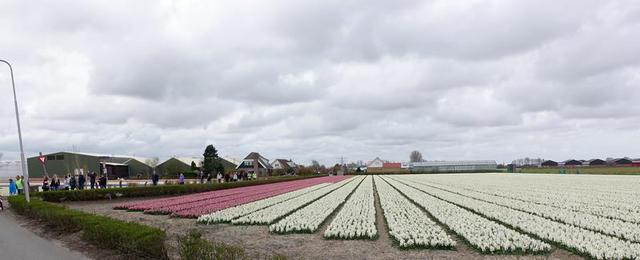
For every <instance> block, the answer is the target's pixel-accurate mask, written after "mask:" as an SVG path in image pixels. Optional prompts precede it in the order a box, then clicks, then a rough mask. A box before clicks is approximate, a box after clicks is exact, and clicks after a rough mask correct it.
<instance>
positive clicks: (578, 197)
mask: <svg viewBox="0 0 640 260" xmlns="http://www.w3.org/2000/svg"><path fill="white" fill-rule="evenodd" d="M424 178H428V179H429V180H430V181H437V182H439V181H444V182H448V184H455V185H468V186H469V185H470V186H472V187H476V188H480V187H482V190H485V188H489V190H493V189H499V190H502V189H505V188H506V189H510V190H513V191H517V192H519V193H520V192H521V193H523V195H524V196H525V197H538V196H540V195H543V196H545V195H550V194H555V196H553V197H552V198H551V199H552V200H557V201H558V204H560V205H562V204H578V207H577V208H578V209H579V208H580V207H581V206H596V207H602V208H611V209H616V210H621V211H629V212H635V213H640V190H638V188H637V187H638V185H640V178H638V177H637V176H576V175H543V176H540V175H527V174H510V175H506V174H492V175H481V176H477V175H475V176H474V175H466V176H464V178H451V177H441V176H438V177H426V176H425V177H423V179H424ZM574 209H576V208H574Z"/></svg>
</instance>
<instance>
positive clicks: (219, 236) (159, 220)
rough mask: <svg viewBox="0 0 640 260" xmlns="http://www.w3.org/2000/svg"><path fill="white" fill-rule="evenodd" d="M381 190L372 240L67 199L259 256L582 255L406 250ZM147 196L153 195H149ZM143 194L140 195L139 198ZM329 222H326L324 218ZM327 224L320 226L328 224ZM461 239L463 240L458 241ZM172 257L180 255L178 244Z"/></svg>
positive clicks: (170, 232)
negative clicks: (392, 228)
mask: <svg viewBox="0 0 640 260" xmlns="http://www.w3.org/2000/svg"><path fill="white" fill-rule="evenodd" d="M375 196H376V214H377V216H376V218H377V220H376V221H377V223H376V225H377V227H378V232H379V238H378V239H376V240H374V241H371V240H327V239H324V238H323V237H322V233H321V232H320V231H318V232H316V233H314V234H287V235H277V234H272V233H269V228H268V226H235V225H230V224H218V225H199V224H197V223H196V221H195V219H178V218H170V217H168V216H164V215H148V214H143V213H140V212H127V211H123V210H113V209H112V207H113V206H115V205H116V204H120V203H123V202H128V201H132V200H117V201H111V202H110V201H98V202H69V203H65V204H66V205H68V206H70V207H72V208H76V209H80V210H83V211H86V212H91V213H97V214H102V215H106V216H110V217H113V218H117V219H121V220H126V221H135V222H139V223H142V224H146V225H150V226H154V227H158V228H161V229H163V230H165V231H166V232H167V233H168V237H169V238H170V241H169V244H170V246H176V245H177V243H176V241H177V236H178V235H183V234H186V233H187V231H188V230H190V229H198V230H200V231H201V232H202V233H203V236H204V238H206V239H208V240H210V241H220V242H224V243H227V244H233V245H238V246H242V247H244V248H245V250H246V252H247V253H248V254H249V255H250V256H252V257H254V258H259V257H262V258H265V257H270V256H273V255H285V256H287V257H289V258H290V259H341V260H342V259H580V258H579V257H575V256H574V255H572V254H571V253H569V252H566V251H564V250H556V251H554V253H552V254H551V255H547V256H530V255H527V256H516V255H482V254H479V253H477V252H476V251H474V250H471V249H469V248H468V247H459V248H457V249H456V250H424V249H415V250H401V249H399V248H397V247H395V246H393V245H392V244H391V240H390V239H389V237H388V234H387V229H386V227H385V226H384V219H383V216H382V210H381V208H380V205H379V202H378V198H377V194H376V195H375ZM146 199H148V198H146ZM138 200H140V199H138ZM325 226H326V223H325ZM325 228H326V227H323V228H321V230H324V229H325ZM458 242H460V241H458ZM170 257H172V258H174V259H177V255H176V254H175V250H173V253H172V252H171V251H170Z"/></svg>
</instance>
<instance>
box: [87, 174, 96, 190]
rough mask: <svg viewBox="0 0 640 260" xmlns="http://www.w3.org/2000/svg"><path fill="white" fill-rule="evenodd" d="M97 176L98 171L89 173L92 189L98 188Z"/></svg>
mask: <svg viewBox="0 0 640 260" xmlns="http://www.w3.org/2000/svg"><path fill="white" fill-rule="evenodd" d="M96 176H97V175H96V172H91V173H89V183H90V185H91V189H92V190H93V189H95V188H96Z"/></svg>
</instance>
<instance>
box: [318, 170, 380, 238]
mask: <svg viewBox="0 0 640 260" xmlns="http://www.w3.org/2000/svg"><path fill="white" fill-rule="evenodd" d="M377 235H378V230H377V229H376V207H375V201H374V196H373V177H371V176H369V177H367V178H366V179H365V180H363V181H362V183H360V186H358V188H357V189H356V191H354V192H353V194H352V195H351V197H350V198H349V200H347V202H346V203H345V204H344V205H343V206H342V209H341V210H340V212H338V214H337V215H336V217H335V218H334V219H333V221H331V224H329V227H328V228H327V230H325V232H324V237H326V238H341V239H359V238H368V239H373V238H375V237H376V236H377Z"/></svg>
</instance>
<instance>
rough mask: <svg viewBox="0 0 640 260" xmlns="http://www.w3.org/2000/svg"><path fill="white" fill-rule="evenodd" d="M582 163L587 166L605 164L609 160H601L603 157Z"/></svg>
mask: <svg viewBox="0 0 640 260" xmlns="http://www.w3.org/2000/svg"><path fill="white" fill-rule="evenodd" d="M582 165H585V166H605V165H607V162H606V161H605V160H601V159H591V160H588V161H584V162H583V163H582Z"/></svg>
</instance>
